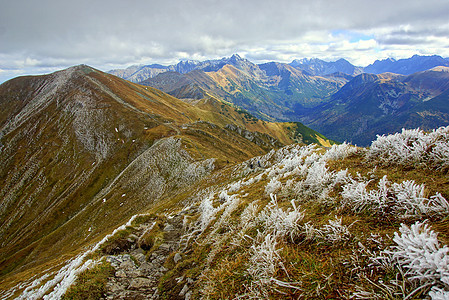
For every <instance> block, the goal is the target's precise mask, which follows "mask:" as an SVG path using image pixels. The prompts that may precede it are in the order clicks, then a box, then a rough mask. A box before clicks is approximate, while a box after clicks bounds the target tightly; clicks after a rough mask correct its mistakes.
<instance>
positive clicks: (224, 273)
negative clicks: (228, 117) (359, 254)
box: [160, 153, 449, 299]
mask: <svg viewBox="0 0 449 300" xmlns="http://www.w3.org/2000/svg"><path fill="white" fill-rule="evenodd" d="M328 166H329V170H330V171H340V170H345V169H348V172H349V173H350V174H352V175H353V176H354V177H356V176H366V177H368V178H371V180H373V182H372V184H371V185H370V188H374V186H375V184H377V182H378V181H379V180H380V178H382V177H383V176H384V175H388V179H389V180H390V181H392V182H402V181H404V180H414V181H415V182H416V183H419V184H425V186H426V195H433V194H435V193H436V192H440V193H442V195H443V196H444V197H445V198H446V199H447V198H449V182H448V181H447V178H446V177H447V175H446V174H445V173H444V172H435V171H431V170H427V169H421V168H404V167H399V166H396V167H395V166H377V164H376V163H372V162H367V161H365V159H364V158H363V155H362V154H361V153H359V154H354V155H351V156H350V157H348V158H345V159H342V160H336V161H330V162H329V163H328ZM236 169H237V170H238V169H239V168H236ZM236 169H226V170H223V171H222V172H221V174H220V176H218V177H217V178H218V179H220V181H219V182H217V183H216V185H215V187H216V190H217V191H220V190H221V189H223V188H224V187H225V186H226V184H230V183H233V182H236V181H237V180H239V179H242V178H243V179H245V178H246V179H249V178H254V177H255V176H257V175H258V174H260V173H261V172H263V170H259V171H256V172H255V173H250V174H249V175H246V176H245V175H243V177H240V176H239V175H238V174H239V172H238V171H237V172H236V171H235V170H236ZM240 170H241V169H240ZM301 179H304V178H300V177H299V178H298V177H296V176H288V177H286V178H285V179H283V180H281V181H282V183H283V184H284V185H285V184H286V183H287V182H288V181H289V180H293V181H294V182H298V180H301ZM268 182H269V179H268V178H267V177H265V176H264V177H263V178H262V180H261V181H260V182H258V183H256V184H253V185H251V186H250V187H247V188H241V189H239V190H238V191H237V192H235V193H230V194H231V195H237V196H238V197H239V198H240V199H241V201H240V202H239V204H238V207H237V208H236V209H235V210H234V211H233V212H232V214H231V216H230V218H229V220H228V221H227V222H225V223H223V224H222V225H221V227H218V228H217V227H214V226H215V225H214V223H215V224H217V223H218V222H219V221H218V219H219V216H220V214H221V213H223V211H222V210H221V211H219V212H218V216H217V218H216V220H215V221H212V222H211V225H210V226H209V227H208V228H207V229H206V230H205V232H204V233H202V234H201V235H200V236H199V237H198V238H197V240H196V243H193V244H192V245H191V248H189V249H188V250H187V251H186V253H185V254H183V255H185V259H184V260H183V261H182V262H180V263H178V264H177V265H173V264H172V263H171V264H170V263H168V266H170V267H171V268H173V270H172V271H171V273H169V274H168V275H167V276H166V277H165V279H164V281H163V282H161V283H160V289H161V292H162V294H163V295H164V297H163V298H164V299H172V298H173V297H176V296H177V294H178V293H179V292H180V290H181V288H182V287H183V284H184V283H181V284H177V283H176V281H175V278H179V277H180V276H185V277H190V278H194V279H195V280H197V281H196V283H195V285H194V291H195V294H194V295H195V296H196V297H204V296H206V297H208V298H209V299H223V298H226V299H229V298H233V297H234V295H235V296H237V295H241V294H244V293H247V292H248V289H247V288H245V285H246V286H247V287H248V286H249V285H250V284H251V281H250V279H251V278H250V276H249V275H248V274H247V270H248V266H249V265H251V264H250V262H249V259H250V253H251V248H250V247H251V246H252V245H253V243H254V241H253V240H252V239H256V234H257V231H256V229H259V230H261V228H260V227H257V226H256V227H253V228H250V229H249V231H246V232H244V233H246V234H247V235H248V237H247V238H244V239H242V240H240V242H238V243H237V242H236V239H235V236H236V235H238V232H237V231H238V230H239V227H238V226H240V225H239V221H240V220H239V218H240V214H241V213H242V211H243V210H244V208H245V207H247V206H248V205H249V204H250V203H257V204H258V205H259V207H263V206H265V205H266V204H267V203H268V202H269V200H270V199H269V196H268V195H267V194H266V192H265V187H266V185H267V184H268ZM206 187H208V188H209V189H210V186H209V183H208V182H207V183H205V184H204V185H203V186H202V188H206ZM199 189H201V188H199ZM339 192H341V187H340V186H336V188H335V189H333V190H332V191H331V192H330V193H329V195H328V196H326V197H325V199H317V198H316V197H314V196H313V195H311V194H309V193H308V192H307V191H299V192H298V190H296V189H295V188H294V187H291V188H283V189H281V190H278V191H277V196H278V197H277V199H278V204H279V207H282V208H283V209H284V210H285V209H287V208H289V207H290V209H291V206H290V201H291V200H292V199H296V205H300V206H301V209H302V210H303V211H304V214H305V217H304V219H303V220H302V223H303V224H306V223H308V224H309V225H312V226H314V227H315V228H320V227H321V228H322V227H323V226H324V225H326V224H328V221H329V220H333V219H334V216H339V217H341V219H342V224H344V225H347V226H349V228H350V234H351V237H350V239H349V240H342V241H339V242H328V241H320V240H307V239H305V237H304V236H303V237H298V239H296V240H294V241H289V240H285V241H281V242H280V243H279V244H278V245H277V247H276V248H277V249H279V251H280V252H279V254H280V256H281V257H282V262H283V266H284V267H285V270H286V272H284V271H283V270H282V269H281V268H279V269H278V271H277V273H276V276H277V277H276V278H278V279H280V280H285V281H287V282H296V284H295V285H296V286H297V287H299V288H300V290H295V289H284V288H278V292H276V291H275V290H271V291H270V292H269V295H270V298H272V299H291V297H293V298H297V297H300V298H304V299H330V298H331V299H335V298H336V299H341V298H344V299H345V298H348V297H350V296H351V293H352V292H354V291H355V285H361V286H364V285H367V286H369V282H367V281H366V280H365V281H363V280H362V278H360V277H359V275H360V273H361V272H358V271H357V270H354V269H353V267H354V266H353V265H352V264H351V263H352V262H351V257H355V256H354V253H355V252H354V251H358V250H360V249H359V245H358V243H359V242H360V243H362V244H364V245H366V246H367V247H371V248H370V250H373V251H378V249H379V244H377V243H376V242H374V241H373V240H372V238H373V237H372V236H371V235H370V234H375V235H377V239H379V240H381V241H382V242H381V245H382V246H386V245H390V244H391V240H390V238H391V236H393V233H394V232H395V231H397V230H398V227H399V224H400V221H399V220H398V219H397V218H395V217H394V216H392V217H390V218H379V217H374V216H373V215H371V214H369V213H362V214H356V213H354V212H352V211H351V210H350V209H341V208H340V207H339V203H340V201H341V196H340V195H339ZM164 209H167V207H164ZM172 209H173V208H172ZM192 218H193V219H194V218H195V216H192ZM413 221H414V220H408V221H406V223H407V224H411V223H412V222H413ZM429 223H430V224H431V225H432V226H433V228H434V229H435V230H437V231H438V232H439V233H440V235H439V236H440V239H441V240H442V241H443V243H445V244H448V243H449V230H448V227H447V218H446V219H435V220H431V221H430V222H429ZM214 230H217V231H215V233H213V232H214ZM375 239H376V238H375ZM212 253H213V254H212ZM183 257H184V256H183ZM365 259H366V257H365ZM359 263H360V265H362V266H363V267H366V268H368V264H369V263H370V261H368V260H365V261H360V262H359ZM359 271H360V270H359ZM287 274H289V275H288V276H287ZM394 276H395V273H394V272H390V273H388V272H386V273H385V272H381V271H379V272H378V273H374V274H371V277H370V278H369V279H370V280H374V281H377V280H380V279H382V280H383V281H384V282H388V281H389V280H391V279H394ZM270 285H274V284H273V283H271V284H270ZM279 291H282V293H280V292H279Z"/></svg>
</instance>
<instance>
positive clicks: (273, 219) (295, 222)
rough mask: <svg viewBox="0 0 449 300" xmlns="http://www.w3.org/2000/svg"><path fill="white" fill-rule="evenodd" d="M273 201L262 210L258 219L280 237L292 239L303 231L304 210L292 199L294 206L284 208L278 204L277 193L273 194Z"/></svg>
mask: <svg viewBox="0 0 449 300" xmlns="http://www.w3.org/2000/svg"><path fill="white" fill-rule="evenodd" d="M270 197H271V201H270V203H268V205H267V206H265V207H264V209H263V210H262V211H261V212H260V214H259V216H258V217H257V220H258V221H259V222H260V223H262V225H263V226H264V228H265V230H266V231H268V232H272V233H273V234H276V235H277V236H279V237H282V238H286V237H290V238H291V239H292V240H293V239H294V238H295V237H296V236H297V235H299V234H300V233H301V221H302V219H303V218H304V212H302V211H300V208H299V207H297V206H296V204H295V201H294V200H292V201H291V204H292V208H293V209H290V208H288V209H287V210H285V211H284V210H283V209H281V208H280V207H279V206H278V203H277V199H276V195H273V194H271V195H270Z"/></svg>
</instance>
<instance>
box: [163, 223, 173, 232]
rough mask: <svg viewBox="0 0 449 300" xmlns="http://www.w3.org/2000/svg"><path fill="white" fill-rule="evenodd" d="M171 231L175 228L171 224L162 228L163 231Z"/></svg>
mask: <svg viewBox="0 0 449 300" xmlns="http://www.w3.org/2000/svg"><path fill="white" fill-rule="evenodd" d="M173 230H175V227H174V226H173V225H171V224H167V225H165V227H164V231H173Z"/></svg>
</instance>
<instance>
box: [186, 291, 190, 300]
mask: <svg viewBox="0 0 449 300" xmlns="http://www.w3.org/2000/svg"><path fill="white" fill-rule="evenodd" d="M191 298H192V291H188V292H187V293H186V295H185V298H184V299H185V300H190V299H191Z"/></svg>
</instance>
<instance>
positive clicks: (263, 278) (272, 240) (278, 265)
mask: <svg viewBox="0 0 449 300" xmlns="http://www.w3.org/2000/svg"><path fill="white" fill-rule="evenodd" d="M259 237H262V234H260V233H259ZM262 238H263V241H262V243H260V244H255V245H252V246H251V249H250V253H251V257H250V259H249V266H248V269H247V272H248V275H250V276H251V284H250V285H249V286H247V288H248V290H249V293H248V294H247V295H246V296H248V298H250V299H268V298H269V292H270V291H276V290H277V289H278V288H279V287H284V288H292V289H298V287H297V284H298V283H297V282H286V281H282V280H279V279H277V278H276V276H277V275H278V273H279V271H280V270H282V271H284V272H285V274H287V271H286V269H285V267H284V264H283V262H282V257H281V255H280V254H279V252H280V251H281V250H282V249H277V248H278V247H277V244H278V243H277V235H276V234H275V233H274V234H270V233H269V234H267V235H265V236H264V237H262ZM287 275H288V274H287Z"/></svg>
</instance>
